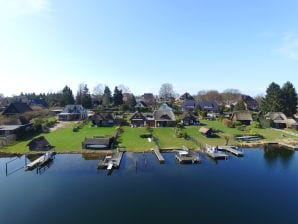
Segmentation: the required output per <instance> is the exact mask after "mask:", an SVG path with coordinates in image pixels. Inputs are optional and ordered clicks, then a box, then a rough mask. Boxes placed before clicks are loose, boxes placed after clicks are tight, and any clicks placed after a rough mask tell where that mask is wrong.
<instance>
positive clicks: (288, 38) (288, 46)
mask: <svg viewBox="0 0 298 224" xmlns="http://www.w3.org/2000/svg"><path fill="white" fill-rule="evenodd" d="M277 51H278V52H279V53H280V54H281V55H283V56H285V57H286V58H289V59H291V60H295V61H296V60H298V35H295V34H293V33H285V34H283V36H282V46H281V47H280V48H279V49H277Z"/></svg>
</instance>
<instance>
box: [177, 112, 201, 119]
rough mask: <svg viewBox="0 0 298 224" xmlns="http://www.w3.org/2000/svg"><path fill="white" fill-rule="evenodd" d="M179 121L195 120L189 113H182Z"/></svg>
mask: <svg viewBox="0 0 298 224" xmlns="http://www.w3.org/2000/svg"><path fill="white" fill-rule="evenodd" d="M181 119H182V120H184V119H192V120H196V119H197V118H196V117H195V116H194V115H193V114H192V113H189V112H184V113H183V114H182V116H181Z"/></svg>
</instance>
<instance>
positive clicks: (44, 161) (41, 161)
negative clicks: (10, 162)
mask: <svg viewBox="0 0 298 224" xmlns="http://www.w3.org/2000/svg"><path fill="white" fill-rule="evenodd" d="M54 155H55V153H54V152H46V153H45V154H43V155H42V156H40V157H39V158H37V159H36V160H34V161H33V162H31V163H28V164H26V170H33V169H34V168H35V167H42V166H44V165H45V164H47V163H48V162H49V161H50V160H53V158H54Z"/></svg>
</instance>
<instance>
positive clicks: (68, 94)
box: [61, 85, 75, 106]
mask: <svg viewBox="0 0 298 224" xmlns="http://www.w3.org/2000/svg"><path fill="white" fill-rule="evenodd" d="M62 95H63V101H62V104H63V105H61V106H65V105H67V104H74V102H75V100H74V96H73V93H72V90H71V89H70V88H69V87H68V86H67V85H66V86H65V87H64V88H63V90H62Z"/></svg>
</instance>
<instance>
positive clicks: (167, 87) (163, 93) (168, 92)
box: [159, 83, 175, 100]
mask: <svg viewBox="0 0 298 224" xmlns="http://www.w3.org/2000/svg"><path fill="white" fill-rule="evenodd" d="M174 96H175V92H174V89H173V85H172V84H171V83H164V84H162V85H161V87H160V90H159V97H160V98H162V99H164V100H169V99H171V98H173V97H174Z"/></svg>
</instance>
